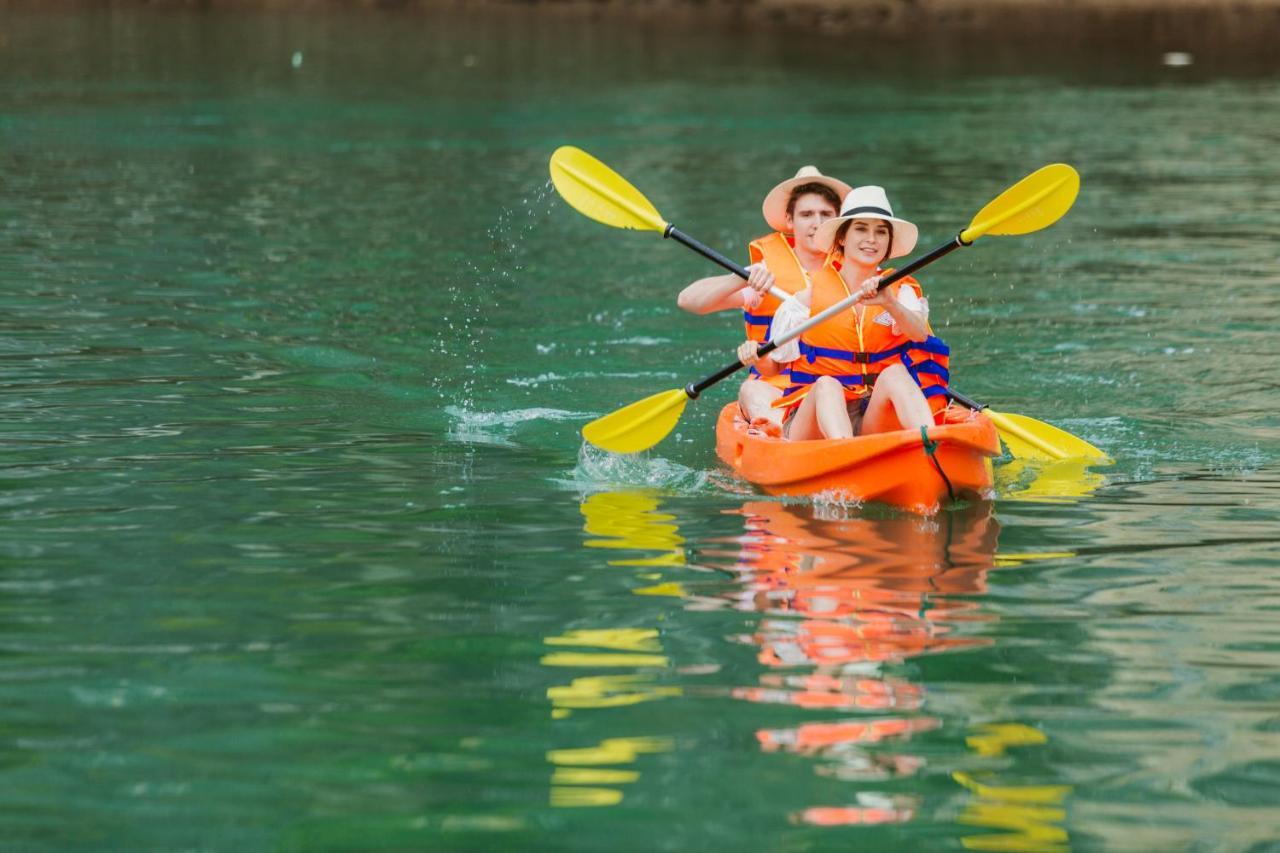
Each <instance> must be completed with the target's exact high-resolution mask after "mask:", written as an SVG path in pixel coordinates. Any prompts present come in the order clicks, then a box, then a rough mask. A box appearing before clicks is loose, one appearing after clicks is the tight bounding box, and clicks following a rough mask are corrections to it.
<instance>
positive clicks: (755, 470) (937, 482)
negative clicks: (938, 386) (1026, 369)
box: [716, 403, 1000, 514]
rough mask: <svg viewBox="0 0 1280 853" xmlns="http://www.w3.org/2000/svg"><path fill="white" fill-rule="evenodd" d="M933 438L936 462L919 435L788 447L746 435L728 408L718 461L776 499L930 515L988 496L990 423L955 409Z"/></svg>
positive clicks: (993, 443)
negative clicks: (837, 501) (826, 499)
mask: <svg viewBox="0 0 1280 853" xmlns="http://www.w3.org/2000/svg"><path fill="white" fill-rule="evenodd" d="M928 436H929V440H930V441H931V442H934V443H935V449H934V452H933V458H932V459H930V455H929V454H928V453H926V451H925V446H924V443H923V441H922V440H921V437H920V431H919V430H898V431H895V432H882V433H873V434H871V435H863V436H858V437H856V438H842V439H819V440H814V441H787V440H785V439H781V438H771V437H769V436H766V435H761V434H757V433H750V432H748V431H747V423H746V421H744V420H743V419H742V416H741V414H740V413H739V410H738V404H737V403H729V404H728V405H726V406H725V407H724V409H722V410H721V411H720V418H719V420H718V421H717V422H716V454H717V455H718V456H719V457H720V459H721V460H723V461H724V462H725V464H727V465H729V466H730V467H731V468H733V470H734V471H735V472H737V474H738V476H740V477H742V478H743V479H744V480H747V481H748V482H750V483H753V484H755V485H756V486H759V487H760V488H761V489H763V490H764V491H766V492H768V493H769V494H771V495H814V494H819V493H831V494H832V495H833V496H838V497H840V498H843V499H847V500H856V501H879V502H881V503H887V504H891V505H893V506H897V507H901V508H902V509H906V510H910V511H912V512H919V513H925V514H928V513H931V512H936V511H937V510H938V507H939V506H941V504H942V503H943V502H944V501H946V500H948V499H949V498H950V496H951V494H954V496H955V498H957V499H967V500H973V499H986V498H989V497H990V496H991V492H992V487H993V484H992V472H991V458H992V457H994V456H999V455H1000V439H999V437H998V436H997V434H996V428H995V425H994V424H992V423H991V419H990V418H988V417H987V416H986V415H984V414H982V413H981V412H974V411H970V410H968V409H963V408H957V407H954V406H953V407H951V408H948V409H947V410H946V411H945V413H944V422H943V424H942V425H940V426H932V427H929V429H928ZM934 461H936V462H937V466H938V467H940V468H941V469H942V473H939V470H938V467H935V465H934ZM943 474H945V475H946V476H945V479H944V477H943ZM947 481H950V486H951V488H950V492H949V491H948V488H947Z"/></svg>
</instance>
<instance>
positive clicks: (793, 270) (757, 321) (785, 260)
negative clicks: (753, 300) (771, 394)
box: [742, 231, 809, 388]
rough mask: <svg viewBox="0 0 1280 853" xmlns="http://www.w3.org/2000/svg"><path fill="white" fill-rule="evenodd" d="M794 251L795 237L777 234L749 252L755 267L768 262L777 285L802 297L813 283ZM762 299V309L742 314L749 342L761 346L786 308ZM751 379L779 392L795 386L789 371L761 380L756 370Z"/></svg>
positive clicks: (755, 244) (756, 242) (771, 299)
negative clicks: (781, 310)
mask: <svg viewBox="0 0 1280 853" xmlns="http://www.w3.org/2000/svg"><path fill="white" fill-rule="evenodd" d="M794 247H795V238H794V237H788V236H787V235H785V234H781V233H779V232H776V231H775V232H774V233H772V234H769V235H768V236H765V237H761V238H760V239H758V240H752V241H751V244H750V245H749V246H748V247H747V250H748V251H749V252H750V253H751V263H753V264H758V263H760V262H761V261H764V265H765V266H767V267H768V268H769V272H771V273H773V278H774V282H775V283H776V284H777V285H778V287H780V288H782V289H783V290H785V291H786V292H787V293H799V292H800V291H802V290H804V289H805V288H806V287H808V286H809V280H808V278H806V277H805V271H804V267H802V266H800V259H799V258H797V257H796V252H795V248H794ZM762 295H763V296H764V299H762V300H761V302H760V304H759V305H757V306H756V307H755V308H752V309H751V310H750V311H747V310H744V311H743V312H742V322H743V324H744V325H745V326H746V327H747V338H748V339H749V340H753V341H755V342H756V343H761V344H762V343H764V342H765V341H767V340H769V330H770V329H771V328H772V326H773V315H774V314H775V313H777V311H778V308H780V307H781V306H782V303H781V302H779V301H778V300H777V299H775V298H774V297H772V296H770V295H769V294H768V293H765V294H762ZM751 375H752V377H754V378H756V379H763V380H764V381H765V382H768V383H769V384H771V385H775V386H777V387H778V388H786V387H787V386H789V385H790V384H791V380H790V378H789V377H788V376H787V373H786V370H785V368H784V369H783V370H782V371H781V372H779V373H778V374H776V375H774V376H761V375H760V372H759V371H758V370H756V369H755V368H754V367H753V368H751Z"/></svg>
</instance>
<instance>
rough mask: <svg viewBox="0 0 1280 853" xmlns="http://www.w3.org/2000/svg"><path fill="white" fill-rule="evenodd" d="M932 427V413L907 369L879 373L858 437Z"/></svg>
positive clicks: (899, 366)
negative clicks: (874, 433)
mask: <svg viewBox="0 0 1280 853" xmlns="http://www.w3.org/2000/svg"><path fill="white" fill-rule="evenodd" d="M922 426H933V410H932V409H930V408H929V401H928V400H926V399H925V398H924V392H922V391H921V390H920V386H919V385H917V384H916V382H915V380H914V379H912V378H911V374H910V373H908V372H907V368H906V367H905V366H903V365H902V364H894V365H890V366H889V367H887V368H885V369H884V370H883V371H881V373H880V375H879V376H877V377H876V384H875V387H874V388H872V389H871V400H870V402H868V403H867V413H866V414H865V415H863V418H862V426H861V428H860V429H859V430H858V434H859V435H867V434H868V433H873V432H891V431H893V430H896V429H920V427H922Z"/></svg>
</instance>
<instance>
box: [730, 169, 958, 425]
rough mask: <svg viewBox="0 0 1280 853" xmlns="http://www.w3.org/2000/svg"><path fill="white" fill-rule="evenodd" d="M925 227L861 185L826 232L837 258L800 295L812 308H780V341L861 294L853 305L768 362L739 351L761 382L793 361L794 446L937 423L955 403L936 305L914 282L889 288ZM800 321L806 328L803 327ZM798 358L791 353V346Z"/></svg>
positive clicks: (783, 404) (788, 399) (790, 414)
mask: <svg viewBox="0 0 1280 853" xmlns="http://www.w3.org/2000/svg"><path fill="white" fill-rule="evenodd" d="M916 236H917V229H916V226H915V225H913V224H912V223H910V222H908V221H907V220H905V219H899V218H897V217H895V216H894V215H893V209H892V208H891V207H890V206H889V199H888V198H887V196H886V195H885V192H884V190H883V189H882V188H881V187H873V186H868V187H858V188H856V189H854V190H853V191H852V192H851V193H849V195H848V197H847V198H846V199H845V200H844V203H843V204H842V205H841V209H840V216H838V217H836V218H834V219H829V220H827V221H826V222H824V223H823V224H822V226H821V227H820V228H819V230H818V234H817V237H816V240H817V242H818V243H819V244H820V245H822V246H823V247H824V248H826V249H827V250H828V252H829V253H830V254H829V255H828V257H827V262H826V264H825V265H824V267H823V268H822V269H821V270H819V271H818V272H816V273H813V274H811V276H810V282H811V284H810V287H809V288H808V290H806V291H804V292H802V293H801V294H800V296H799V297H798V299H799V301H800V302H801V303H805V302H807V303H808V304H809V311H808V312H801V311H800V310H798V307H797V306H794V305H793V306H791V307H790V308H789V309H787V310H783V309H780V310H779V311H778V313H777V315H776V316H775V318H774V326H773V337H777V336H780V335H781V334H783V333H785V332H786V331H787V330H788V329H791V328H795V327H796V326H797V325H799V323H800V322H803V320H804V318H805V317H806V314H807V315H816V314H818V313H820V312H822V311H824V310H826V309H827V308H829V307H830V306H832V305H834V304H835V303H837V302H839V301H841V300H843V299H845V298H847V297H849V296H853V295H856V296H857V297H858V299H857V301H856V302H855V303H854V305H853V307H852V308H850V309H849V310H847V311H843V312H841V313H840V314H839V315H837V316H835V317H833V318H831V319H829V320H827V321H826V322H825V323H822V324H820V325H819V326H817V327H815V328H813V329H810V330H808V331H806V332H805V333H804V334H803V335H801V337H800V339H799V342H798V345H796V344H794V343H792V344H787V345H784V346H783V347H779V348H778V350H775V351H774V353H773V354H772V355H773V357H772V358H770V359H767V360H766V361H765V362H763V363H760V362H757V360H756V355H755V345H754V343H753V342H747V343H746V344H743V346H742V347H741V348H740V349H739V356H740V358H741V359H742V360H743V362H744V363H748V360H749V362H750V363H751V364H756V365H757V369H758V370H760V372H761V373H762V374H771V373H775V372H777V371H778V370H779V369H780V368H781V366H780V364H779V362H784V363H786V362H788V361H789V363H790V370H791V383H792V384H791V386H790V387H789V388H788V389H787V390H786V393H785V394H784V395H783V397H782V398H780V399H779V400H778V401H777V402H775V403H774V406H777V407H779V408H784V409H786V410H787V417H786V421H785V426H784V434H785V435H786V437H787V438H790V439H793V440H805V439H815V438H852V437H853V436H855V435H865V434H867V433H873V432H887V431H890V430H896V429H919V428H920V427H923V426H929V425H931V424H933V422H934V419H933V413H934V410H935V408H937V409H941V408H942V407H943V406H944V405H945V404H946V397H945V392H946V380H947V376H948V373H947V356H948V354H949V350H948V348H947V346H946V344H944V343H943V342H942V341H941V340H939V339H938V338H936V337H934V336H933V334H932V331H931V330H930V328H929V303H928V301H927V300H925V298H924V295H923V293H922V291H921V289H920V284H919V282H917V281H916V280H915V279H913V278H911V277H909V276H908V277H905V278H903V279H901V280H899V281H897V282H895V283H894V284H892V285H890V286H889V287H886V288H884V289H880V287H879V285H880V280H881V279H882V278H883V277H884V276H885V275H886V274H887V272H888V271H887V270H884V269H882V268H881V264H883V263H884V262H885V261H886V260H888V259H889V258H896V257H901V256H903V255H906V254H908V253H909V252H910V251H911V250H912V249H913V248H915V244H916ZM797 315H798V322H797ZM789 347H790V348H791V352H786V350H787V349H788V348H789Z"/></svg>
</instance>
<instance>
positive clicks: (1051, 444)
mask: <svg viewBox="0 0 1280 853" xmlns="http://www.w3.org/2000/svg"><path fill="white" fill-rule="evenodd" d="M984 411H985V412H986V413H987V415H988V416H989V417H990V418H991V420H992V422H994V423H995V425H996V429H997V430H998V431H999V433H1000V440H1001V441H1003V442H1004V444H1005V447H1007V448H1008V450H1009V453H1010V454H1011V455H1012V456H1013V457H1014V458H1018V459H1039V460H1041V461H1045V462H1052V461H1055V460H1058V459H1096V460H1098V461H1100V462H1110V461H1111V458H1110V457H1109V456H1107V454H1105V453H1103V452H1102V451H1101V450H1099V449H1098V448H1096V447H1094V446H1093V445H1092V444H1090V443H1089V442H1087V441H1085V440H1084V439H1083V438H1077V437H1076V436H1074V435H1072V434H1071V433H1069V432H1067V431H1066V430H1062V429H1058V428H1057V427H1056V426H1053V425H1051V424H1047V423H1045V422H1044V421H1038V420H1036V419H1035V418H1029V417H1027V416H1026V415H1010V414H1005V413H1002V412H994V411H992V410H991V409H985V410H984Z"/></svg>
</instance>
